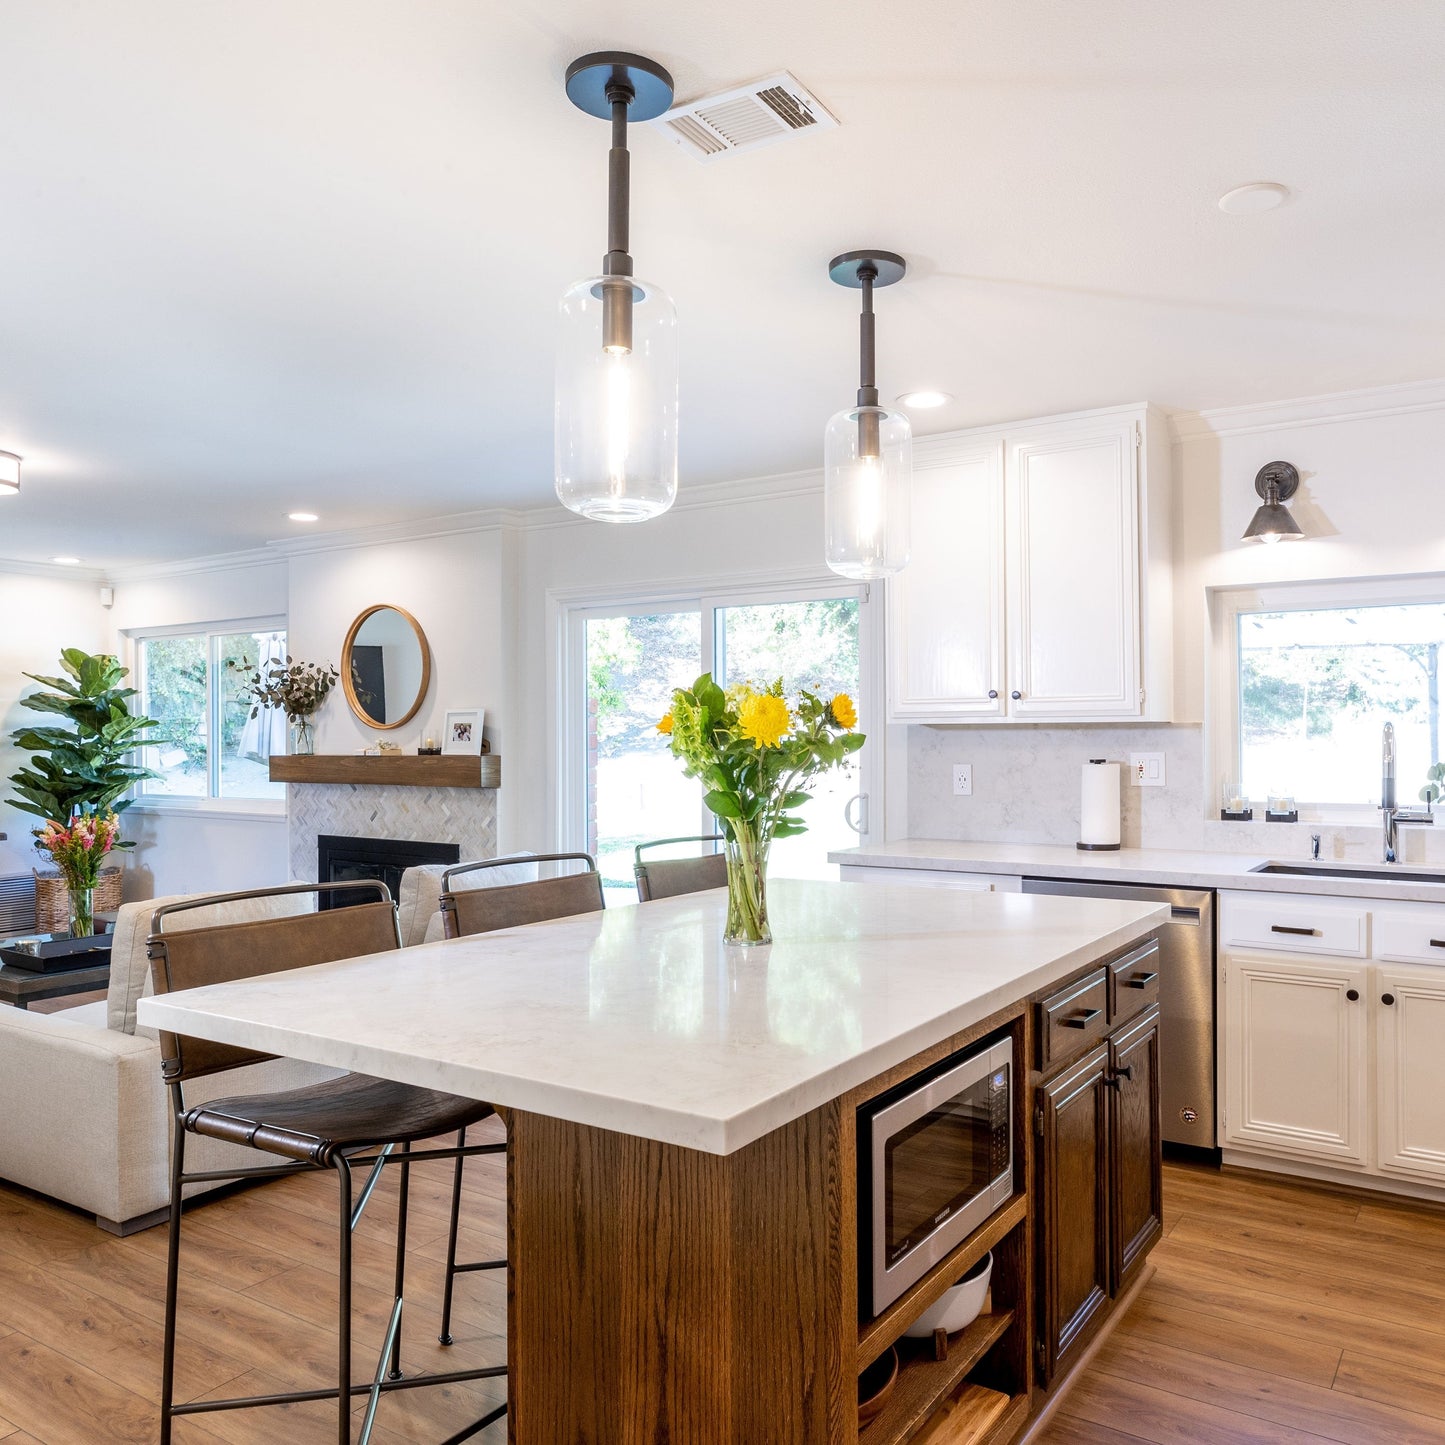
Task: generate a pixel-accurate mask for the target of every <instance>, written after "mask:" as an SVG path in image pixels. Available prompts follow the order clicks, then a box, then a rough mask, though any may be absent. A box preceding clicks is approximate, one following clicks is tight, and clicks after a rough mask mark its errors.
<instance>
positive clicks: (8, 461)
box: [0, 452, 20, 497]
mask: <svg viewBox="0 0 1445 1445" xmlns="http://www.w3.org/2000/svg"><path fill="white" fill-rule="evenodd" d="M19 490H20V458H19V457H18V456H16V455H15V453H14V452H0V497H7V496H13V495H14V494H15V493H16V492H18V491H19Z"/></svg>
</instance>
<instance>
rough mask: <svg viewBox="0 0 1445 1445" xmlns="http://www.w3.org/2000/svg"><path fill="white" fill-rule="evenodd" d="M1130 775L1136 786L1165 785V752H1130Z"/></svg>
mask: <svg viewBox="0 0 1445 1445" xmlns="http://www.w3.org/2000/svg"><path fill="white" fill-rule="evenodd" d="M1129 777H1130V780H1131V781H1132V782H1133V784H1134V786H1135V787H1136V788H1162V787H1163V786H1164V754H1163V753H1130V754H1129Z"/></svg>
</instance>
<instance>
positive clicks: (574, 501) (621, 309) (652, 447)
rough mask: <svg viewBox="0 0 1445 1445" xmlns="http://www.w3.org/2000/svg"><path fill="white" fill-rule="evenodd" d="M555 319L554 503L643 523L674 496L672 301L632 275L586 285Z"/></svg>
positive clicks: (599, 517) (565, 300) (573, 290)
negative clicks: (555, 495)
mask: <svg viewBox="0 0 1445 1445" xmlns="http://www.w3.org/2000/svg"><path fill="white" fill-rule="evenodd" d="M629 292H630V295H629V294H628V293H629ZM559 310H560V316H559V321H560V328H559V334H558V344H557V390H556V398H557V400H556V485H557V497H558V500H559V501H561V503H562V505H563V506H564V507H568V508H570V509H571V510H572V511H574V512H579V513H580V514H581V515H582V516H584V517H591V518H593V519H594V520H596V521H600V522H645V521H646V520H647V519H648V518H649V517H655V516H657V515H658V514H659V513H660V512H665V511H666V510H667V509H668V508H669V507H670V506H671V505H672V503H673V500H674V498H675V497H676V496H677V313H676V311H675V310H674V308H673V304H672V298H671V297H670V296H669V295H668V294H667V292H666V291H664V290H663V289H662V288H661V287H660V286H654V285H652V284H651V283H650V282H647V281H642V280H639V279H638V278H637V277H635V276H626V277H623V276H589V277H587V278H586V279H585V280H582V281H578V282H576V284H575V285H573V286H571V287H569V288H568V289H567V291H566V292H565V293H564V294H563V296H562V301H561V306H560V308H559Z"/></svg>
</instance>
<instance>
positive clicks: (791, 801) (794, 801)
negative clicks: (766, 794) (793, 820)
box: [778, 793, 813, 808]
mask: <svg viewBox="0 0 1445 1445" xmlns="http://www.w3.org/2000/svg"><path fill="white" fill-rule="evenodd" d="M812 798H813V795H812V794H811V793H787V794H785V795H784V796H783V801H782V802H781V803H780V804H779V805H778V806H779V807H782V808H801V807H802V806H803V804H804V803H808V802H811V801H812Z"/></svg>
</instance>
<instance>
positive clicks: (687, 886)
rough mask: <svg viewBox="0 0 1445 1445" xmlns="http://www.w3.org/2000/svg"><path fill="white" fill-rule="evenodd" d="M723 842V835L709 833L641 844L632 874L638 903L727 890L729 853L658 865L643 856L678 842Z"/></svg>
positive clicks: (634, 856)
mask: <svg viewBox="0 0 1445 1445" xmlns="http://www.w3.org/2000/svg"><path fill="white" fill-rule="evenodd" d="M722 841H723V836H722V834H721V833H709V834H704V835H703V836H702V837H699V838H659V839H658V840H657V841H656V842H655V843H639V844H638V845H637V847H635V848H634V849H633V850H632V872H633V875H634V876H635V877H636V879H637V897H638V901H639V902H641V903H651V902H652V900H653V899H654V898H676V897H677V895H678V894H679V893H701V892H702V891H703V890H704V889H706V888H726V887H727V881H728V860H727V854H726V853H703V854H702V855H701V856H700V857H697V858H659V859H658V860H657V861H656V862H655V863H644V862H643V861H642V855H643V854H644V853H646V852H648V851H650V850H651V849H653V848H666V847H669V846H671V845H674V844H677V843H721V842H722Z"/></svg>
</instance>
